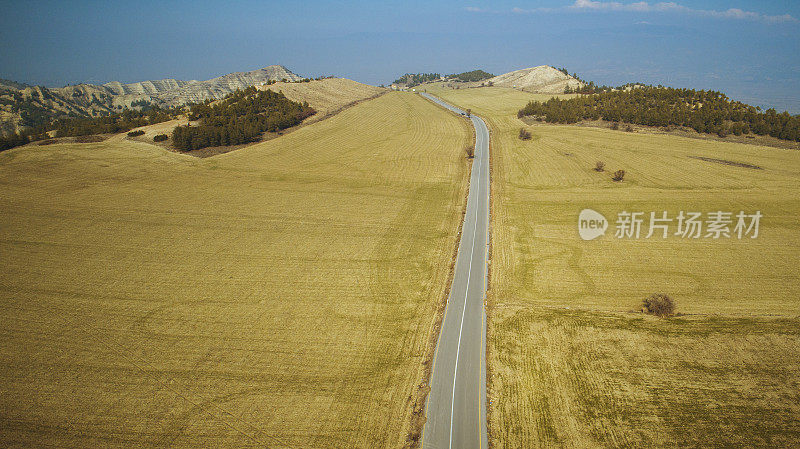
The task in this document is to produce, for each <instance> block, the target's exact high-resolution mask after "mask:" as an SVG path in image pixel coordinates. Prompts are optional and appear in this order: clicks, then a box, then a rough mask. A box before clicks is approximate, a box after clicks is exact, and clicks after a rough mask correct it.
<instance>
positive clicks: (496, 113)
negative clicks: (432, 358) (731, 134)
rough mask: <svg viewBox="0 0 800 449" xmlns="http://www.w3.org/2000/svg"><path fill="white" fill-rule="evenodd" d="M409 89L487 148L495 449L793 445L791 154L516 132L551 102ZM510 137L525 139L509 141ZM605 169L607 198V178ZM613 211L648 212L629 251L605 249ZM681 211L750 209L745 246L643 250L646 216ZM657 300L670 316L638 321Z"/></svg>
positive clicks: (559, 128)
mask: <svg viewBox="0 0 800 449" xmlns="http://www.w3.org/2000/svg"><path fill="white" fill-rule="evenodd" d="M423 88H424V89H427V91H428V92H430V93H433V94H436V95H439V96H440V97H441V98H443V99H445V100H447V101H450V102H452V103H454V104H456V105H459V106H460V107H462V108H471V109H472V110H473V112H474V113H475V114H478V115H480V116H482V117H483V118H484V119H486V121H487V124H488V125H489V127H490V129H491V132H492V159H493V160H492V167H493V172H492V176H493V179H492V189H493V211H492V213H493V223H492V226H493V232H492V239H493V243H492V262H491V268H490V273H491V286H490V290H489V300H488V303H489V304H488V306H489V336H488V364H489V371H490V377H489V395H490V397H489V399H490V401H491V405H490V410H489V431H490V441H491V443H492V444H493V446H494V447H496V448H521V447H525V448H533V447H576V448H579V447H791V446H797V445H798V444H800V421H798V419H797V417H798V416H800V318H798V317H800V251H799V249H800V232H798V231H800V220H798V217H800V196H799V195H798V193H800V153H798V152H797V151H794V150H785V149H777V148H767V147H760V146H755V145H744V144H739V143H726V142H717V141H712V140H700V139H690V138H685V137H677V136H671V135H658V134H654V133H648V132H636V133H625V132H623V131H612V130H610V129H600V128H589V127H578V126H564V125H548V124H535V125H531V126H528V125H526V124H525V123H523V122H522V121H521V120H519V119H518V118H517V117H516V112H517V110H518V109H520V108H521V107H523V106H524V105H525V104H526V103H527V102H528V101H529V100H530V99H534V98H535V99H547V98H549V97H550V95H536V94H529V93H524V92H519V91H516V90H513V89H506V88H480V89H459V90H453V89H447V88H444V87H442V86H440V85H428V86H425V87H423ZM521 127H525V128H526V129H528V130H529V131H531V132H532V134H533V137H532V139H531V140H529V141H522V140H519V139H518V137H517V136H518V132H519V129H520V128H521ZM697 157H703V158H709V159H718V160H725V161H733V162H740V163H747V164H751V165H755V166H759V167H761V168H762V169H753V168H744V167H739V166H732V165H725V164H722V163H717V162H713V161H708V160H701V159H697ZM596 161H603V162H605V164H606V171H605V172H597V171H594V170H593V168H594V166H595V162H596ZM618 169H623V170H625V172H626V177H625V180H624V181H623V182H621V183H615V182H613V181H612V180H611V179H610V173H611V172H613V171H615V170H618ZM584 208H590V209H594V210H596V211H598V212H601V213H602V214H604V215H605V217H606V218H607V219H608V220H609V222H610V227H609V229H608V231H607V233H606V235H605V236H603V237H600V238H599V239H597V240H593V241H583V240H581V239H580V237H579V236H578V230H577V220H578V214H579V212H580V211H581V210H582V209H584ZM623 210H626V211H629V212H631V211H634V212H635V211H641V212H645V214H646V216H647V217H646V220H645V224H644V227H643V234H642V237H643V238H640V239H638V240H637V239H628V238H625V239H617V238H615V236H614V231H615V221H616V219H617V214H618V213H619V212H621V211H623ZM682 210H683V211H687V212H688V211H697V212H702V213H703V214H704V215H705V214H706V213H709V212H715V211H719V210H721V211H728V212H733V213H734V215H735V214H736V213H738V212H739V211H740V210H743V211H745V212H747V213H754V212H755V211H757V210H759V211H761V213H762V214H763V218H762V220H761V223H760V234H759V236H758V238H756V239H750V238H745V239H742V240H739V239H737V238H735V237H734V238H732V239H726V238H723V239H720V240H714V239H711V238H700V239H697V240H686V239H681V238H679V237H675V236H670V237H668V238H666V239H663V238H661V237H660V236H659V237H651V238H649V239H645V238H644V236H645V235H646V233H647V228H646V226H647V222H648V218H649V213H650V212H656V213H657V214H658V215H660V214H661V212H662V211H667V212H668V213H669V216H670V217H673V218H674V217H675V216H676V215H677V214H678V212H679V211H682ZM674 226H675V224H674V223H673V228H672V230H673V231H674V230H675V227H674ZM731 227H733V226H731ZM656 292H663V293H667V294H669V295H671V296H672V297H673V298H675V300H676V302H677V306H678V312H680V313H682V314H684V315H683V316H680V317H676V318H671V319H666V320H661V319H656V318H653V317H649V316H644V315H642V314H641V313H638V310H639V308H640V307H641V302H642V300H643V299H644V298H645V297H647V296H648V295H650V294H652V293H656Z"/></svg>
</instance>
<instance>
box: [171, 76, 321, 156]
mask: <svg viewBox="0 0 800 449" xmlns="http://www.w3.org/2000/svg"><path fill="white" fill-rule="evenodd" d="M315 113H316V111H315V110H314V109H313V108H311V107H310V106H309V105H308V103H307V102H304V103H298V102H295V101H291V100H289V99H288V98H286V97H285V96H284V95H283V93H280V92H273V91H271V90H262V91H259V90H258V89H256V88H255V87H252V86H251V87H248V88H247V89H245V90H237V91H236V92H233V93H231V94H229V95H228V96H226V97H225V98H224V99H222V100H220V101H219V102H216V103H213V104H212V102H211V101H206V102H204V103H200V104H195V105H192V106H191V108H190V112H189V120H191V121H195V120H199V121H200V124H199V125H198V126H178V127H176V128H175V129H174V130H173V131H172V143H173V145H174V146H175V148H177V149H179V150H182V151H190V150H197V149H200V148H205V147H214V146H228V145H239V144H243V143H249V142H255V141H258V140H260V139H261V137H262V135H263V133H264V132H267V131H270V132H275V131H280V130H282V129H286V128H289V127H292V126H295V125H297V124H299V123H300V122H302V121H303V120H304V119H305V118H307V117H310V116H311V115H313V114H315Z"/></svg>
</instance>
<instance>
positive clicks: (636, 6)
mask: <svg viewBox="0 0 800 449" xmlns="http://www.w3.org/2000/svg"><path fill="white" fill-rule="evenodd" d="M464 9H465V10H467V11H470V12H500V11H489V10H487V9H483V8H478V7H475V6H467V7H466V8H464ZM557 11H632V12H678V13H685V14H694V15H698V16H707V17H715V18H719V19H735V20H753V21H761V22H768V23H779V22H798V20H797V19H796V18H794V17H792V16H791V15H789V14H782V15H777V16H771V15H767V14H761V13H758V12H753V11H744V10H742V9H739V8H730V9H728V10H725V11H717V10H708V9H694V8H690V7H688V6H684V5H681V4H678V3H675V2H657V3H648V2H645V1H640V2H633V3H623V2H618V1H601V0H575V3H573V4H572V5H569V6H565V7H562V8H532V9H524V8H513V9H511V11H510V12H511V13H514V14H532V13H543V12H557Z"/></svg>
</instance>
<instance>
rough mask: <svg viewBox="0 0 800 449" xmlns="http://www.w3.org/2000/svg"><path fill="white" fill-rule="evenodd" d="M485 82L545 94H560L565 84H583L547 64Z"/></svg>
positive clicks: (576, 85) (516, 71)
mask: <svg viewBox="0 0 800 449" xmlns="http://www.w3.org/2000/svg"><path fill="white" fill-rule="evenodd" d="M487 82H491V83H492V84H494V85H495V86H499V87H513V88H516V89H521V90H525V91H528V92H538V93H545V94H561V93H564V88H565V87H567V86H569V87H570V88H573V89H574V88H576V87H580V86H582V85H583V83H581V82H580V81H578V80H577V79H575V78H574V77H572V76H570V75H567V74H565V73H564V72H562V71H560V70H558V69H556V68H554V67H552V66H549V65H540V66H537V67H530V68H527V69H521V70H515V71H513V72H508V73H504V74H502V75H498V76H495V77H494V78H491V79H489V80H488V81H487Z"/></svg>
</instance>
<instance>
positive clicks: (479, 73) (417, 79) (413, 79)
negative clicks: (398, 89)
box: [394, 70, 494, 87]
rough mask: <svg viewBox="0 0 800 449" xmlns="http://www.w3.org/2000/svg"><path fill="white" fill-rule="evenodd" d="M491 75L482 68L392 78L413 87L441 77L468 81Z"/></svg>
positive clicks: (396, 81) (487, 77) (396, 82)
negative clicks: (443, 74) (461, 71)
mask: <svg viewBox="0 0 800 449" xmlns="http://www.w3.org/2000/svg"><path fill="white" fill-rule="evenodd" d="M493 77H494V75H492V74H491V73H489V72H484V71H483V70H472V71H470V72H463V73H453V74H452V75H445V76H442V75H440V74H438V73H406V74H405V75H403V76H401V77H400V78H398V79H396V80H394V84H404V85H406V86H407V87H414V86H418V85H420V84H423V83H428V82H432V81H439V80H441V79H442V78H444V79H447V80H451V81H460V82H464V83H469V82H477V81H483V80H487V79H489V78H493Z"/></svg>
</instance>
